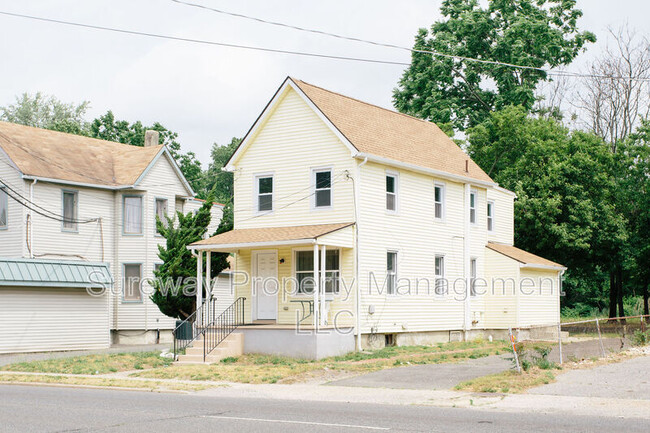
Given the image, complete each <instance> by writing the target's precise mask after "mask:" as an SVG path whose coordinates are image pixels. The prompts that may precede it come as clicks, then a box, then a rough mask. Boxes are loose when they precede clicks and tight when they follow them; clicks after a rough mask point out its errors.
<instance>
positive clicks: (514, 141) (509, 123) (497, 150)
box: [468, 107, 627, 308]
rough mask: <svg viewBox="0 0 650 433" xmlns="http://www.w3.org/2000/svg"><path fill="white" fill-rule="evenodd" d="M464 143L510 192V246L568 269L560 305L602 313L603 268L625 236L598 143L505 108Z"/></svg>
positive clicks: (609, 162) (608, 165) (607, 160)
mask: <svg viewBox="0 0 650 433" xmlns="http://www.w3.org/2000/svg"><path fill="white" fill-rule="evenodd" d="M468 142H469V147H468V150H469V153H470V155H471V156H472V158H473V159H474V160H475V161H476V162H477V163H478V164H479V165H480V166H481V167H482V168H483V169H484V170H485V171H490V172H491V176H492V177H493V179H494V180H495V181H497V182H498V183H499V184H500V185H502V186H504V187H505V188H508V189H511V190H513V191H515V192H516V193H517V196H518V198H517V200H516V201H515V234H516V237H515V243H516V244H517V245H518V246H520V247H522V248H524V249H526V250H529V251H531V252H533V253H536V254H540V255H542V256H544V257H548V258H550V259H552V260H555V261H557V262H559V263H562V264H564V265H566V266H567V267H568V268H569V271H568V273H567V281H566V282H567V284H566V288H567V293H568V298H567V300H566V301H565V304H566V303H567V302H568V303H569V304H576V303H580V302H582V303H588V304H591V305H594V304H595V305H598V306H599V307H601V308H602V307H604V305H605V304H606V299H605V292H606V291H605V287H606V286H607V270H608V269H609V268H610V267H611V266H612V264H613V263H615V261H616V260H617V258H618V257H617V254H619V252H620V250H621V247H620V246H621V245H622V244H624V243H625V242H626V236H627V232H626V230H625V220H624V218H623V217H622V216H621V215H620V214H619V213H618V212H617V211H616V209H615V207H614V206H613V196H614V195H615V194H616V193H617V189H616V188H617V183H616V182H615V179H614V177H613V172H614V171H615V169H616V165H615V160H614V156H613V155H612V154H611V152H609V150H608V148H607V146H606V145H605V144H604V143H603V141H602V140H601V139H600V138H598V137H596V136H595V135H593V134H586V133H582V132H574V133H571V132H570V131H569V130H568V129H567V128H566V127H564V126H563V125H562V124H561V123H560V122H558V121H556V120H554V119H552V118H533V117H531V116H529V115H528V113H527V112H526V110H525V109H524V108H523V107H509V108H506V109H504V110H501V111H499V112H495V113H493V114H491V115H490V117H489V118H488V120H486V121H485V122H484V123H483V124H481V125H479V126H477V127H475V128H472V129H470V130H469V131H468Z"/></svg>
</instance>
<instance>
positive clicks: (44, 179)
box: [23, 174, 134, 191]
mask: <svg viewBox="0 0 650 433" xmlns="http://www.w3.org/2000/svg"><path fill="white" fill-rule="evenodd" d="M23 179H25V180H34V181H39V182H48V183H58V184H61V185H74V186H82V187H86V188H97V189H108V190H111V191H120V190H123V189H131V188H134V185H115V186H111V185H99V184H96V183H85V182H75V181H73V180H64V179H54V178H50V177H41V176H31V175H27V174H24V175H23Z"/></svg>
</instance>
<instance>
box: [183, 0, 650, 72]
mask: <svg viewBox="0 0 650 433" xmlns="http://www.w3.org/2000/svg"><path fill="white" fill-rule="evenodd" d="M171 1H172V2H174V3H178V4H181V5H185V6H190V7H194V8H198V9H203V10H208V11H210V12H216V13H219V14H223V15H229V16H232V17H236V18H243V19H247V20H251V21H256V22H259V23H263V24H269V25H273V26H278V27H283V28H288V29H292V30H298V31H301V32H307V33H313V34H317V35H321V36H328V37H333V38H337V39H342V40H347V41H352V42H360V43H364V44H370V45H374V46H378V47H386V48H394V49H398V50H402V51H408V52H411V53H420V54H432V55H434V56H437V57H444V58H448V59H454V60H463V61H466V62H473V63H482V64H488V65H495V66H504V67H509V68H516V69H527V70H534V71H539V72H544V73H546V74H548V75H555V76H561V77H576V78H604V79H612V80H632V81H650V78H636V77H623V76H609V75H597V74H582V73H578V72H571V71H561V70H556V71H554V70H552V69H549V68H541V67H536V66H526V65H518V64H514V63H507V62H499V61H496V60H485V59H476V58H472V57H465V56H458V55H453V54H446V53H441V52H438V51H432V50H422V49H415V48H410V47H405V46H402V45H395V44H390V43H384V42H377V41H372V40H369V39H362V38H356V37H352V36H345V35H340V34H337V33H332V32H327V31H324V30H315V29H309V28H306V27H300V26H296V25H293V24H286V23H281V22H277V21H270V20H265V19H262V18H258V17H253V16H250V15H244V14H240V13H236V12H229V11H225V10H223V9H217V8H213V7H210V6H205V5H202V4H197V3H191V2H186V1H183V0H171Z"/></svg>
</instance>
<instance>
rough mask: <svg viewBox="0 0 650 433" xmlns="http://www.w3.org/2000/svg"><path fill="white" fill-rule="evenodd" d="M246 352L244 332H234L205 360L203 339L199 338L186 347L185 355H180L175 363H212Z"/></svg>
mask: <svg viewBox="0 0 650 433" xmlns="http://www.w3.org/2000/svg"><path fill="white" fill-rule="evenodd" d="M243 353H244V334H242V333H238V332H233V333H232V334H230V335H229V336H227V337H226V338H225V339H224V340H223V341H222V342H221V343H219V345H218V346H217V347H215V348H214V350H213V351H212V352H210V353H208V355H207V356H206V357H205V361H203V339H202V338H197V339H196V340H194V342H193V343H192V345H191V346H189V347H188V348H187V349H185V355H179V356H178V361H176V362H175V364H204V363H205V364H212V363H215V362H219V361H221V360H222V359H224V358H228V357H231V356H241V355H242V354H243Z"/></svg>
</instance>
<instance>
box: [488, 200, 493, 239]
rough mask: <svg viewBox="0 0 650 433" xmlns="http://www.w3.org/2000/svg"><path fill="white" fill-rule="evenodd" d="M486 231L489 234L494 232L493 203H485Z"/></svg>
mask: <svg viewBox="0 0 650 433" xmlns="http://www.w3.org/2000/svg"><path fill="white" fill-rule="evenodd" d="M487 229H488V231H489V232H492V231H494V202H493V201H488V202H487Z"/></svg>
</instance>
